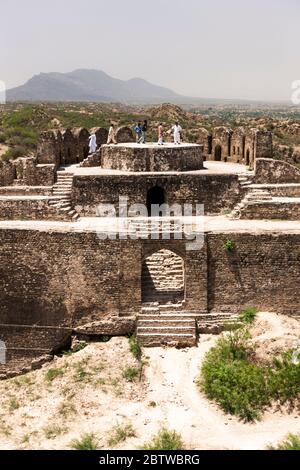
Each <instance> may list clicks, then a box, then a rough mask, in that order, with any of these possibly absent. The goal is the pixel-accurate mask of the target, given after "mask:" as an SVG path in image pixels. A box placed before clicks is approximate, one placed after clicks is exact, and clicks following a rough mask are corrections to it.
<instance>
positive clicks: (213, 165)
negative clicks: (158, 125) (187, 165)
mask: <svg viewBox="0 0 300 470" xmlns="http://www.w3.org/2000/svg"><path fill="white" fill-rule="evenodd" d="M132 145H134V144H132ZM117 147H119V146H117ZM203 165H204V168H203V169H201V170H194V171H185V172H184V173H185V174H193V175H195V174H196V175H199V176H200V175H240V174H242V175H244V174H245V175H252V174H253V173H252V172H251V171H249V170H248V169H247V167H246V166H245V165H240V164H239V163H224V162H208V161H207V162H204V164H203ZM61 169H62V170H63V169H65V170H66V171H70V172H71V173H73V174H74V175H75V176H97V175H100V176H101V175H111V174H113V175H135V174H136V175H139V176H140V175H141V173H142V174H143V175H147V174H153V172H140V171H139V172H132V171H124V170H112V169H105V168H100V167H97V166H96V167H86V168H84V167H79V166H78V165H69V166H66V167H63V168H61ZM181 173H182V172H180V171H156V172H155V174H160V175H164V174H166V175H179V174H181Z"/></svg>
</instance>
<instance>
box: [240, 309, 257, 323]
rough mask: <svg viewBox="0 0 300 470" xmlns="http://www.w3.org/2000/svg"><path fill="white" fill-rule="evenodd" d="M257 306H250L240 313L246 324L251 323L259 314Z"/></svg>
mask: <svg viewBox="0 0 300 470" xmlns="http://www.w3.org/2000/svg"><path fill="white" fill-rule="evenodd" d="M257 312H258V310H257V308H255V307H249V308H246V309H245V310H243V311H242V312H241V314H240V320H241V321H242V322H244V323H246V324H251V323H253V322H254V321H255V319H256V316H257Z"/></svg>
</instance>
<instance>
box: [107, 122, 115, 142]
mask: <svg viewBox="0 0 300 470" xmlns="http://www.w3.org/2000/svg"><path fill="white" fill-rule="evenodd" d="M116 143H117V141H116V135H115V126H114V124H113V123H111V125H110V128H109V131H108V138H107V145H110V144H115V145H116Z"/></svg>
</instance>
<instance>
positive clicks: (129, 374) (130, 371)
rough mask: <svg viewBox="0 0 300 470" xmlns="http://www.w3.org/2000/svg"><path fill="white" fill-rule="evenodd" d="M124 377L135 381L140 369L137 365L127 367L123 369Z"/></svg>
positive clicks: (129, 380)
mask: <svg viewBox="0 0 300 470" xmlns="http://www.w3.org/2000/svg"><path fill="white" fill-rule="evenodd" d="M122 375H123V378H124V379H125V380H127V382H133V381H134V380H135V379H136V378H137V376H138V375H139V370H138V369H137V368H136V367H130V366H128V367H125V369H123V374H122Z"/></svg>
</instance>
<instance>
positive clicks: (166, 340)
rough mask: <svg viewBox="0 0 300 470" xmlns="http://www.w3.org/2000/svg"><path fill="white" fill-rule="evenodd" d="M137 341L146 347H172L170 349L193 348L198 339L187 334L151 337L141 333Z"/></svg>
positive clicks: (158, 334) (154, 335) (159, 334)
mask: <svg viewBox="0 0 300 470" xmlns="http://www.w3.org/2000/svg"><path fill="white" fill-rule="evenodd" d="M137 339H138V340H139V341H140V343H141V344H142V346H144V347H157V346H158V347H159V346H170V347H174V346H177V347H192V346H196V344H197V338H196V335H193V334H191V333H185V334H167V333H162V334H161V333H152V334H151V335H148V334H145V333H140V334H138V335H137Z"/></svg>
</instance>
